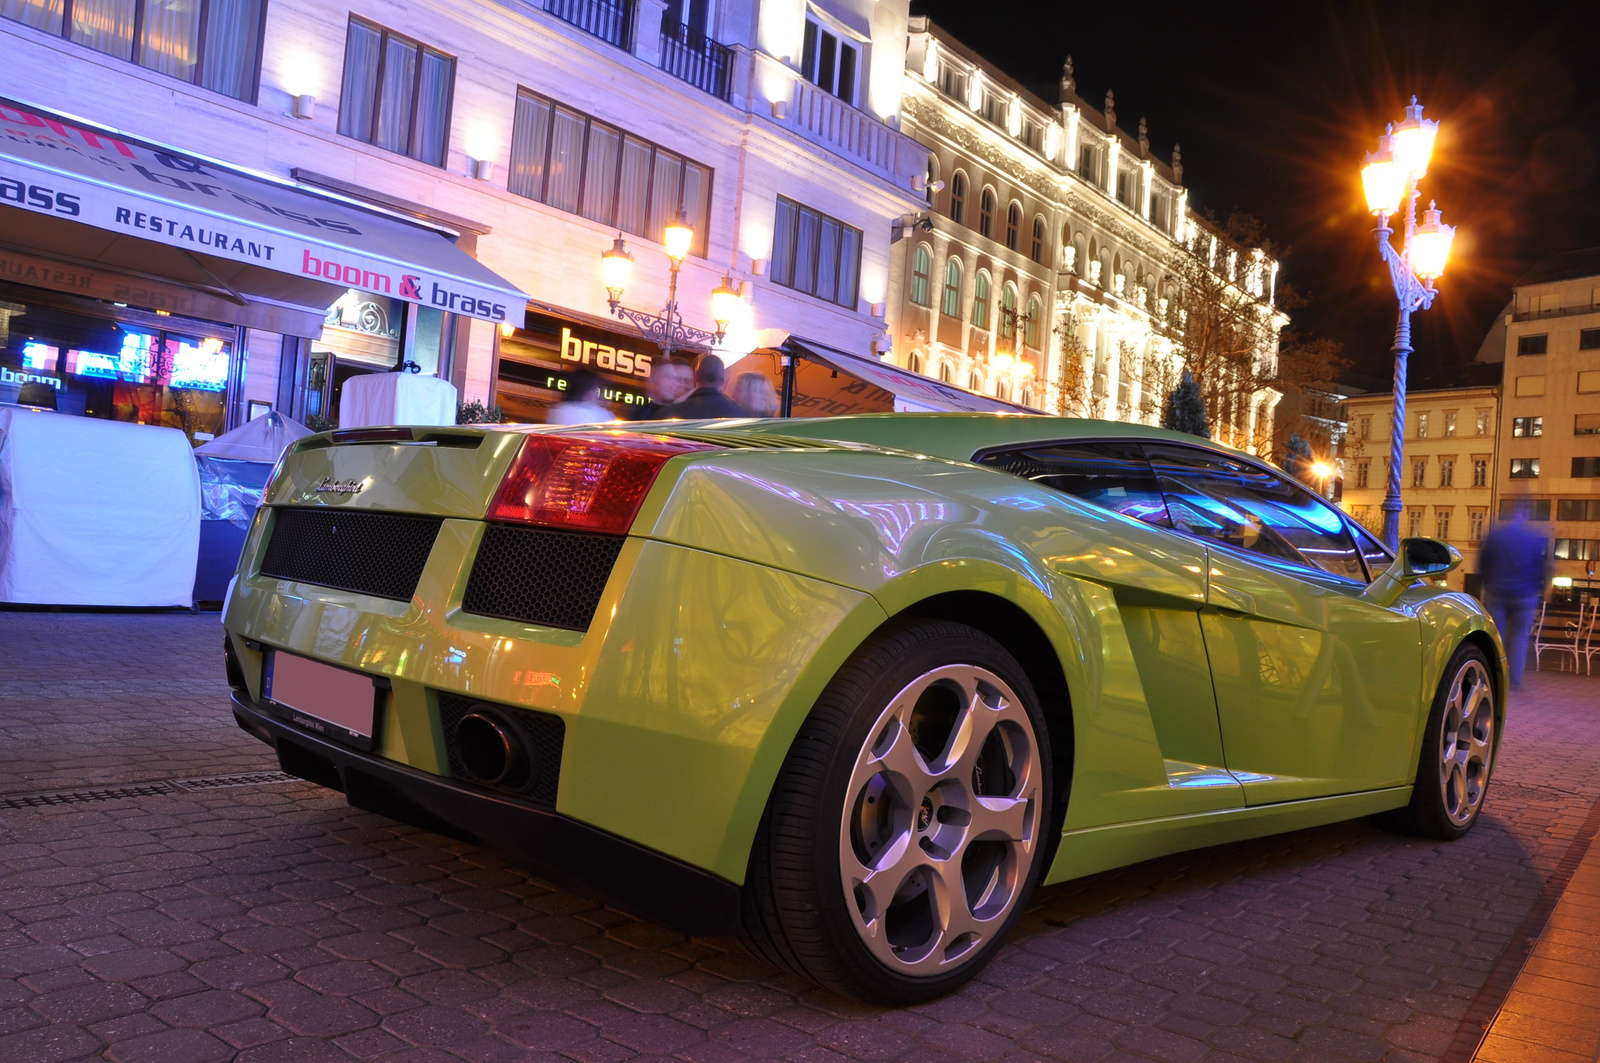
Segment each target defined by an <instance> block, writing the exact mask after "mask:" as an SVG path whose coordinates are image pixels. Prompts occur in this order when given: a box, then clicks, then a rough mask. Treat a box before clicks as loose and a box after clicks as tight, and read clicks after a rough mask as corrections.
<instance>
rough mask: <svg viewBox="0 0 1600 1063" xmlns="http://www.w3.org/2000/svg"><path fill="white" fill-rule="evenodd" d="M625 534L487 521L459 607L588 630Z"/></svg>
mask: <svg viewBox="0 0 1600 1063" xmlns="http://www.w3.org/2000/svg"><path fill="white" fill-rule="evenodd" d="M624 538H625V537H624V536H621V535H591V534H587V533H584V532H567V531H547V530H545V529H543V528H519V527H516V526H514V525H509V524H490V525H489V526H488V527H487V528H485V529H484V531H483V545H482V546H480V547H478V557H477V560H475V561H474V562H473V563H472V575H471V577H470V578H469V579H468V580H467V593H466V596H465V597H464V598H462V601H461V607H462V608H463V609H465V610H466V611H467V612H469V613H477V614H478V615H480V616H497V617H500V618H501V619H502V620H521V621H523V622H524V623H528V624H543V625H545V626H546V627H564V628H570V629H572V630H573V631H584V630H587V629H588V627H589V621H590V620H592V619H594V610H595V607H596V606H597V605H599V604H600V595H601V593H602V592H604V591H605V589H606V580H608V579H610V578H611V566H613V565H615V564H616V563H617V554H618V553H620V552H621V550H622V543H623V540H624Z"/></svg>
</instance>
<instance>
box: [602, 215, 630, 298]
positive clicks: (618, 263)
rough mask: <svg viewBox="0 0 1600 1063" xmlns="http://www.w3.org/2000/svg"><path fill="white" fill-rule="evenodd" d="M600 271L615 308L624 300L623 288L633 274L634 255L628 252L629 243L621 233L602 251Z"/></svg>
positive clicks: (607, 293)
mask: <svg viewBox="0 0 1600 1063" xmlns="http://www.w3.org/2000/svg"><path fill="white" fill-rule="evenodd" d="M600 273H601V275H602V276H603V277H604V278H605V283H606V295H607V296H609V297H610V299H611V309H613V310H615V309H616V308H617V304H619V303H621V302H622V290H623V289H624V288H626V287H627V286H628V281H629V279H630V278H631V277H632V276H633V255H631V254H629V253H628V245H627V244H625V243H623V242H622V234H621V233H618V234H617V242H616V243H614V244H612V245H611V248H610V250H607V251H602V252H600Z"/></svg>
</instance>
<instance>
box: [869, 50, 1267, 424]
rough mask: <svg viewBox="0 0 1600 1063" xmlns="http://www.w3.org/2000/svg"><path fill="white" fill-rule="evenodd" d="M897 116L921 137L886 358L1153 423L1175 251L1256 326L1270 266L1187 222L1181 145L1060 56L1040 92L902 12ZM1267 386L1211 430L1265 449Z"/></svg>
mask: <svg viewBox="0 0 1600 1063" xmlns="http://www.w3.org/2000/svg"><path fill="white" fill-rule="evenodd" d="M902 108H903V119H902V129H903V130H904V131H905V132H906V133H908V134H909V135H911V136H912V137H914V138H915V139H916V140H917V141H919V142H920V143H921V144H923V145H924V146H926V148H927V149H928V152H929V156H930V157H929V163H928V171H927V175H926V176H925V177H924V178H923V180H922V182H920V184H921V187H922V189H923V191H924V193H925V196H926V203H925V204H924V205H923V209H922V210H921V211H919V212H918V213H916V214H914V215H911V216H908V217H907V218H905V219H903V220H902V224H901V225H900V226H899V227H898V228H897V230H896V233H895V250H894V252H893V263H894V269H895V271H896V273H897V274H898V275H899V276H901V277H902V278H903V280H902V281H901V282H900V284H899V285H898V286H897V287H898V289H899V293H900V296H901V305H900V312H899V321H898V330H897V331H895V332H894V344H895V346H894V357H895V360H896V361H897V362H898V363H899V364H900V365H902V366H905V367H906V368H910V369H914V370H916V371H919V372H922V373H925V374H927V375H929V376H933V377H937V378H940V379H943V380H948V381H952V382H955V383H958V384H960V385H962V386H964V387H968V388H970V389H972V390H974V391H982V392H985V393H987V394H991V395H995V396H997V397H1000V398H1010V399H1012V400H1014V401H1018V402H1021V403H1023V404H1025V405H1028V406H1032V407H1034V408H1037V409H1040V410H1045V411H1048V412H1051V413H1064V414H1069V415H1087V416H1096V417H1107V418H1112V419H1120V420H1128V421H1137V422H1141V423H1147V424H1154V423H1158V422H1159V421H1160V418H1161V408H1162V404H1163V403H1164V401H1165V398H1166V395H1167V393H1168V392H1169V391H1170V389H1171V387H1172V385H1173V384H1174V383H1175V382H1176V380H1177V378H1178V375H1179V372H1180V368H1181V364H1180V363H1181V354H1180V351H1181V346H1182V329H1183V325H1184V321H1183V319H1182V315H1181V313H1180V311H1179V309H1178V306H1177V304H1178V299H1177V298H1176V295H1177V292H1176V285H1177V284H1178V279H1179V276H1180V273H1181V271H1182V266H1181V262H1180V260H1181V259H1182V257H1183V256H1184V255H1185V254H1189V255H1198V256H1201V257H1203V259H1204V260H1205V261H1206V262H1207V263H1208V265H1209V266H1210V267H1211V268H1214V269H1215V270H1217V271H1218V272H1220V273H1222V274H1223V275H1225V276H1226V277H1228V279H1229V280H1230V281H1232V282H1234V283H1233V284H1232V285H1231V287H1230V291H1231V292H1232V297H1234V298H1238V299H1241V300H1244V301H1247V302H1249V303H1252V304H1254V305H1257V306H1259V309H1260V312H1261V313H1262V314H1263V315H1265V316H1266V318H1267V319H1268V320H1270V322H1271V323H1272V327H1271V328H1270V329H1269V330H1268V333H1269V334H1270V335H1271V337H1272V339H1271V340H1270V342H1268V343H1266V344H1264V346H1263V349H1262V350H1261V351H1260V354H1259V358H1260V365H1261V367H1262V368H1263V369H1266V370H1270V368H1271V366H1273V365H1274V364H1275V359H1276V353H1277V348H1276V330H1277V328H1279V327H1281V324H1282V323H1283V320H1284V319H1283V318H1282V315H1281V314H1279V313H1277V311H1275V310H1274V309H1273V308H1272V301H1273V288H1274V285H1275V280H1276V274H1277V264H1276V263H1275V262H1272V261H1270V260H1268V259H1266V258H1265V256H1263V255H1262V254H1261V253H1260V251H1259V250H1257V249H1251V248H1239V247H1230V246H1229V245H1228V244H1227V243H1226V241H1224V240H1222V239H1221V237H1220V236H1219V234H1217V233H1215V232H1213V231H1211V230H1210V229H1209V228H1207V227H1206V226H1205V225H1204V224H1203V223H1202V222H1201V220H1200V218H1199V217H1197V215H1196V213H1195V211H1194V210H1193V209H1192V208H1191V204H1190V202H1189V193H1188V189H1187V188H1185V187H1184V185H1183V168H1182V162H1181V156H1180V153H1179V151H1178V149H1177V148H1176V147H1175V148H1174V150H1173V155H1172V158H1171V160H1170V161H1168V160H1163V159H1159V158H1157V157H1156V156H1155V155H1154V154H1153V153H1152V152H1151V150H1150V144H1149V138H1148V136H1147V135H1146V134H1145V128H1144V122H1143V120H1141V121H1140V124H1139V132H1138V133H1137V134H1134V133H1130V132H1128V131H1127V130H1125V129H1123V128H1122V127H1121V126H1119V125H1118V122H1117V116H1116V111H1115V105H1114V99H1113V97H1112V94H1111V93H1110V92H1108V93H1106V100H1105V105H1104V107H1103V108H1100V109H1096V108H1094V107H1092V106H1090V105H1089V104H1088V103H1086V102H1085V101H1084V100H1083V99H1082V98H1081V97H1080V96H1079V95H1078V92H1077V85H1076V82H1075V80H1074V78H1073V75H1072V71H1071V61H1070V59H1069V60H1068V62H1067V64H1066V66H1065V68H1064V70H1063V76H1062V79H1061V83H1060V92H1059V99H1058V101H1057V102H1056V103H1054V104H1051V103H1047V102H1046V101H1044V100H1043V99H1041V98H1039V97H1038V96H1037V95H1035V94H1034V93H1032V92H1030V91H1028V89H1026V88H1025V87H1024V86H1022V85H1021V84H1019V83H1018V82H1016V81H1015V80H1013V79H1012V78H1010V77H1009V76H1008V75H1006V74H1005V73H1004V72H1003V71H1001V70H999V69H998V68H996V67H995V66H994V65H993V64H991V63H988V62H986V61H985V60H983V59H982V58H981V57H979V56H978V55H977V54H976V53H974V52H973V51H972V50H971V49H969V48H967V47H966V46H964V45H962V44H961V43H960V42H959V41H957V40H955V39H954V38H953V37H951V36H950V35H949V34H948V33H947V32H946V31H944V30H943V29H941V28H940V27H938V26H936V25H934V24H933V23H932V22H931V21H929V20H928V19H925V18H915V19H912V20H911V23H910V41H909V48H908V51H907V62H906V70H905V79H904V91H903V103H902ZM1278 397H1279V396H1278V394H1277V393H1276V392H1275V391H1273V390H1271V389H1270V388H1263V389H1260V390H1259V391H1257V392H1255V393H1253V394H1250V395H1249V396H1248V397H1247V398H1248V401H1243V402H1238V403H1236V404H1235V405H1234V406H1233V407H1232V408H1231V409H1229V410H1226V411H1218V410H1213V411H1212V414H1213V425H1214V433H1215V434H1216V435H1217V436H1218V438H1221V439H1223V440H1225V441H1227V442H1230V443H1234V444H1237V445H1239V446H1241V447H1244V448H1246V449H1250V450H1263V451H1264V450H1265V444H1266V443H1267V441H1269V440H1270V439H1271V416H1272V409H1273V406H1274V405H1275V404H1276V402H1277V400H1278Z"/></svg>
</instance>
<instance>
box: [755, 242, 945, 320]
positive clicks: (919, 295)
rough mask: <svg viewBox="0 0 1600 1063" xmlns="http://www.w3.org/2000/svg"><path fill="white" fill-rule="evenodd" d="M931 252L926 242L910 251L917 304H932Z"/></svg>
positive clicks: (912, 294) (913, 298)
mask: <svg viewBox="0 0 1600 1063" xmlns="http://www.w3.org/2000/svg"><path fill="white" fill-rule="evenodd" d="M774 257H776V255H774ZM932 279H933V252H932V251H929V250H928V245H927V244H918V245H917V249H916V250H915V251H913V252H912V253H911V301H912V302H913V303H916V304H917V305H918V306H932V305H933V296H932V295H930V294H929V292H930V290H931V289H932V287H933V284H932Z"/></svg>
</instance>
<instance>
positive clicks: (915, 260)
mask: <svg viewBox="0 0 1600 1063" xmlns="http://www.w3.org/2000/svg"><path fill="white" fill-rule="evenodd" d="M932 276H933V252H932V251H930V250H928V245H927V244H918V245H917V250H916V251H915V252H914V253H913V254H912V256H911V301H912V302H913V303H916V304H917V305H918V306H932V305H933V297H932V296H931V295H929V294H928V288H929V284H928V281H929V279H930V278H931V277H932Z"/></svg>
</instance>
